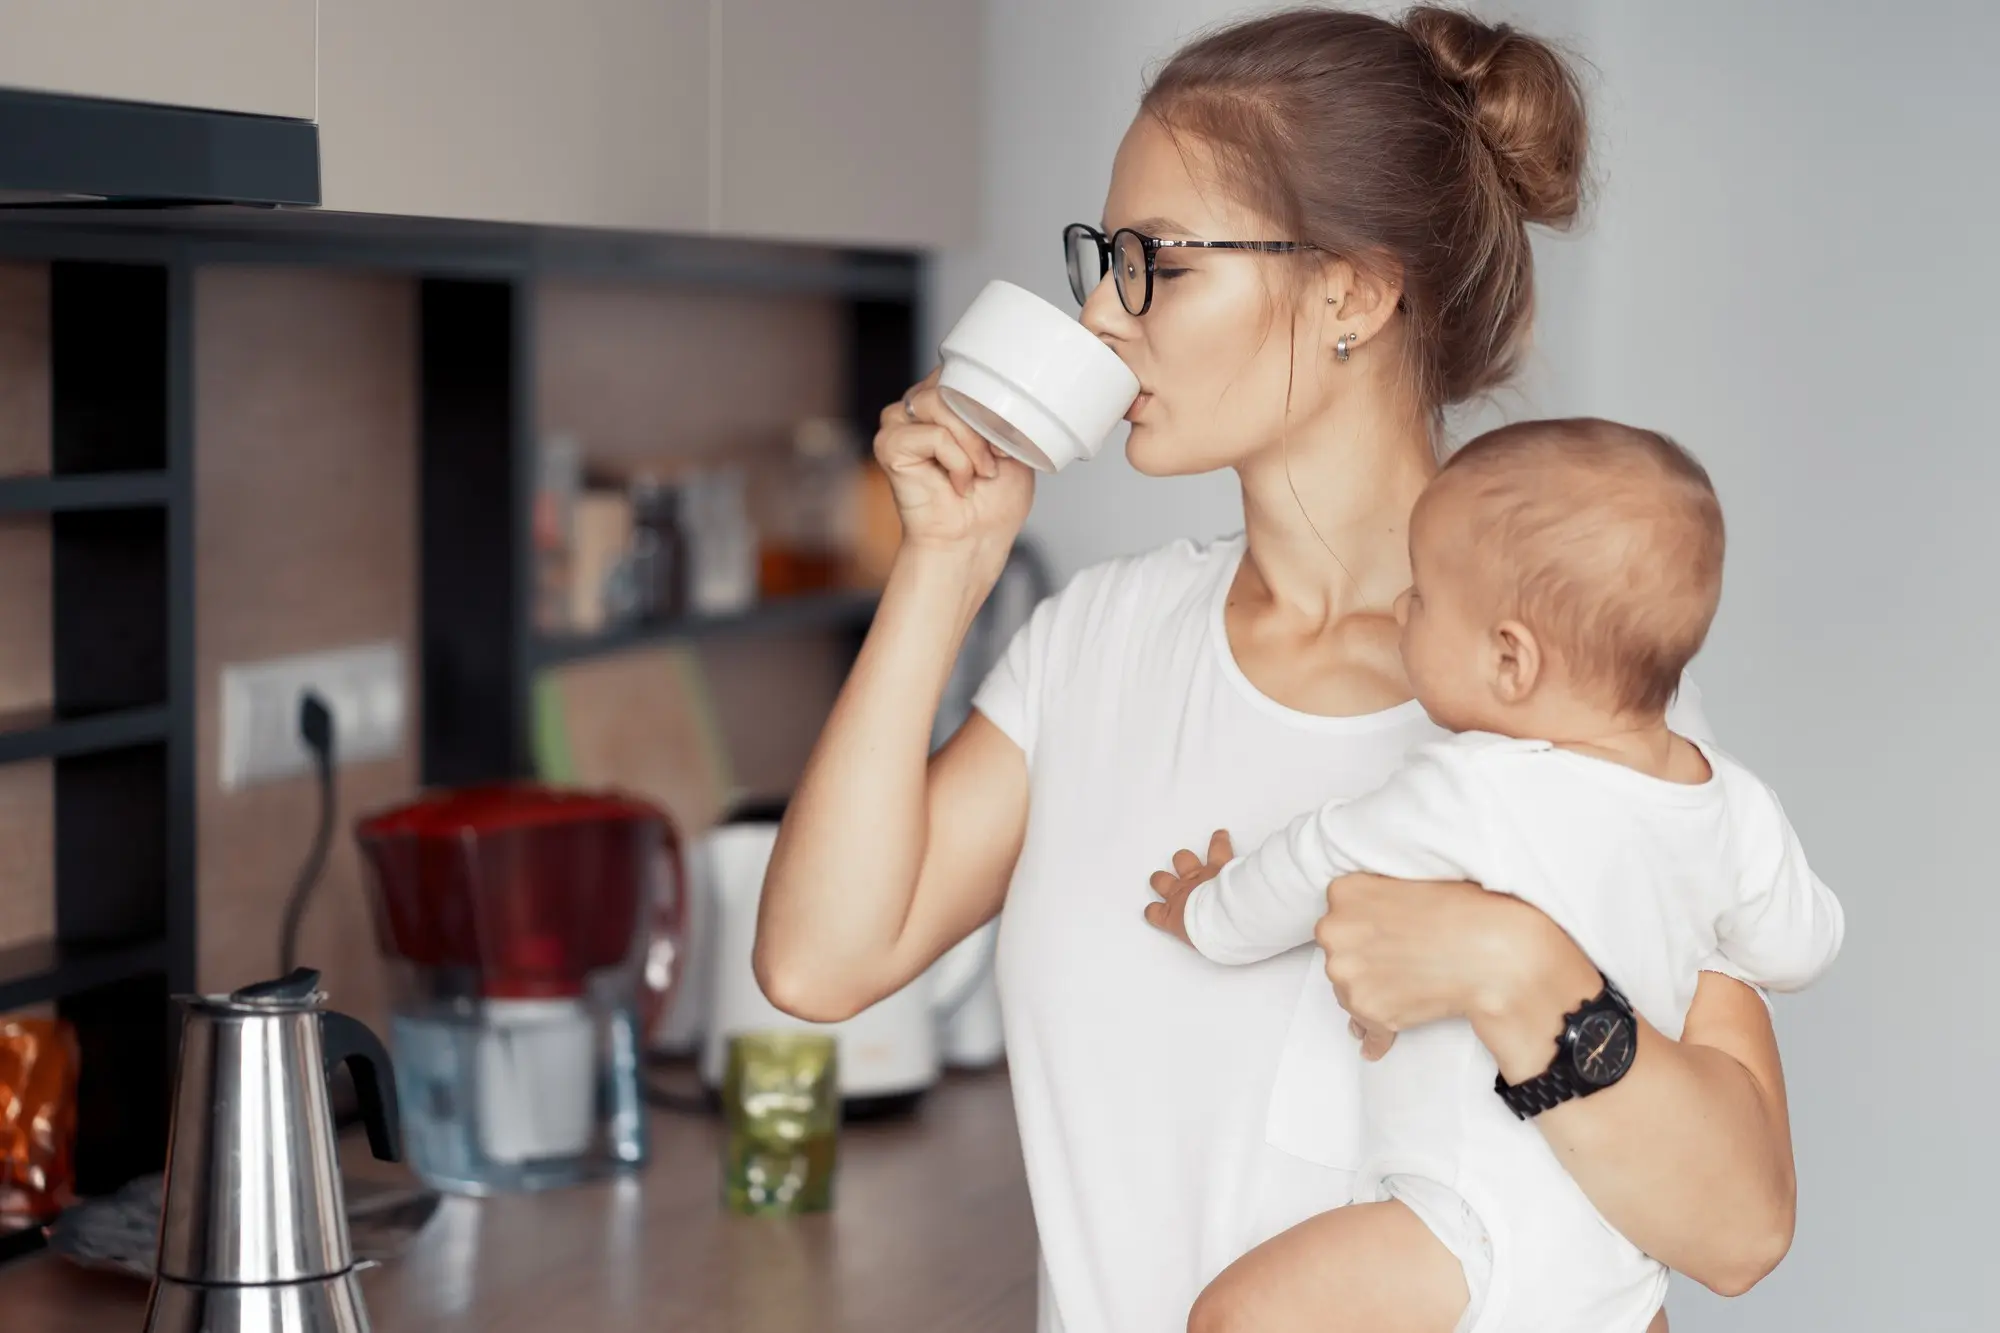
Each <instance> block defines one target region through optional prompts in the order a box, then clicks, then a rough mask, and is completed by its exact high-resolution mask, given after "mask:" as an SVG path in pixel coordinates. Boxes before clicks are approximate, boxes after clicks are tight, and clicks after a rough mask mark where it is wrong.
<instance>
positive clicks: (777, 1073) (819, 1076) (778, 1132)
mask: <svg viewBox="0 0 2000 1333" xmlns="http://www.w3.org/2000/svg"><path fill="white" fill-rule="evenodd" d="M839 1074H840V1061H839V1052H838V1050H837V1048H836V1045H835V1042H834V1039H833V1038H832V1037H831V1036H829V1035H827V1034H825V1033H820V1032H748V1033H743V1034H740V1035H738V1036H734V1037H731V1038H730V1039H729V1063H728V1066H727V1069H726V1071H725V1073H724V1074H723V1079H722V1113H723V1118H724V1121H725V1123H726V1124H727V1126H728V1139H727V1142H726V1144H725V1146H724V1148H723V1160H722V1194H723V1201H724V1202H725V1203H726V1204H727V1205H728V1206H729V1208H730V1209H731V1210H732V1211H734V1212H738V1213H764V1214H770V1213H780V1214H783V1213H817V1212H824V1211H826V1210H827V1209H828V1208H830V1207H832V1206H833V1171H834V1156H835V1147H836V1145H837V1144H838V1142H839V1138H840V1077H839Z"/></svg>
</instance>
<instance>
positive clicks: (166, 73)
mask: <svg viewBox="0 0 2000 1333" xmlns="http://www.w3.org/2000/svg"><path fill="white" fill-rule="evenodd" d="M347 3H348V0H334V3H331V4H329V5H328V9H329V10H330V11H335V12H337V11H338V10H340V9H341V8H342V7H344V6H345V5H346V4H347ZM315 9H316V5H315V2H314V0H175V3H173V4H162V3H160V0H0V87H9V88H26V89H32V90H34V91H36V92H48V93H69V94H74V95H77V96H83V97H110V98H118V99H121V100H125V101H132V102H160V103H165V104H167V105H171V106H189V107H204V108H208V109H211V110H217V111H242V112H249V113H253V114H261V115H267V116H287V117H290V118H292V119H295V120H311V119H312V118H313V116H314V105H313V98H314V89H313V67H314V60H315V40H314V22H315Z"/></svg>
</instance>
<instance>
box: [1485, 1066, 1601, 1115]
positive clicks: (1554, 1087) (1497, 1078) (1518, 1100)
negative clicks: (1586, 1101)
mask: <svg viewBox="0 0 2000 1333" xmlns="http://www.w3.org/2000/svg"><path fill="white" fill-rule="evenodd" d="M1566 1054H1568V1053H1567V1052H1565V1051H1558V1052H1557V1053H1556V1059H1555V1063H1554V1064H1552V1065H1550V1066H1549V1068H1548V1069H1547V1070H1545V1071H1544V1072H1542V1073H1540V1074H1537V1075H1535V1076H1534V1077H1533V1078H1530V1079H1523V1080H1522V1081H1521V1082H1519V1083H1509V1082H1508V1081H1507V1080H1506V1079H1505V1078H1504V1077H1502V1076H1501V1075H1499V1074H1495V1075H1494V1076H1493V1091H1495V1092H1497V1093H1499V1094H1500V1100H1501V1101H1503V1102H1505V1103H1507V1109H1508V1110H1510V1111H1512V1112H1513V1113H1514V1118H1515V1119H1517V1120H1532V1119H1534V1118H1535V1117H1536V1116H1538V1115H1540V1114H1541V1113H1542V1112H1544V1111H1552V1110H1554V1109H1555V1108H1556V1107H1558V1106H1561V1105H1562V1104H1563V1103H1564V1102H1566V1101H1569V1100H1571V1099H1572V1098H1575V1097H1580V1096H1582V1095H1583V1089H1582V1088H1581V1087H1579V1086H1578V1085H1577V1082H1576V1080H1575V1079H1573V1078H1571V1077H1570V1072H1569V1064H1568V1062H1567V1061H1566V1060H1565V1059H1564V1058H1563V1057H1564V1056H1565V1055H1566Z"/></svg>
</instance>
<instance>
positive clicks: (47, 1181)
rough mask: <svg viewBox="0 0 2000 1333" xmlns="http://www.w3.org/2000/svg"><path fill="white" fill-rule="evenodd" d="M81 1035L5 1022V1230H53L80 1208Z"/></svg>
mask: <svg viewBox="0 0 2000 1333" xmlns="http://www.w3.org/2000/svg"><path fill="white" fill-rule="evenodd" d="M76 1068H77V1048H76V1032H75V1030H74V1029H72V1028H71V1027H70V1025H69V1024H68V1023H65V1022H63V1021H62V1020H61V1019H55V1018H0V1224H7V1223H20V1222H46V1221H48V1220H49V1219H50V1218H52V1217H54V1216H55V1215H56V1214H57V1213H59V1212H61V1211H62V1210H63V1209H64V1208H65V1207H67V1206H68V1205H69V1204H70V1203H71V1202H72V1201H73V1200H74V1187H75V1183H76V1163H75V1158H74V1154H75V1149H76Z"/></svg>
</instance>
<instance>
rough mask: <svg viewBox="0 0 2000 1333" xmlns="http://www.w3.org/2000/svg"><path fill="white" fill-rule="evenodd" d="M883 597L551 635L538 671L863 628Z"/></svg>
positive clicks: (856, 596)
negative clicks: (703, 642)
mask: <svg viewBox="0 0 2000 1333" xmlns="http://www.w3.org/2000/svg"><path fill="white" fill-rule="evenodd" d="M879 600H880V595H879V594H877V593H873V592H832V593H823V594H817V595H814V596H809V597H786V598H780V599H777V600H774V601H769V602H764V603H761V604H760V605H757V606H753V607H751V608H750V609H749V610H747V611H738V612H733V613H731V614H729V615H720V616H703V615H695V616H679V617H676V618H675V619H673V620H668V621H662V622H660V623H658V624H652V625H633V626H630V627H629V628H624V629H616V630H608V631H606V632H604V633H602V634H592V635H568V636H564V635H549V636H544V637H542V638H540V639H538V640H537V641H536V643H535V649H534V659H535V665H536V666H538V667H552V666H560V665H562V664H563V663H565V662H578V661H584V660H587V659H589V658H593V657H603V656H606V655H608V654H611V653H620V652H625V651H627V650H628V649H632V648H645V647H653V646H656V645H659V644H668V643H687V642H690V641H692V640H696V639H707V638H720V637H722V636H725V635H743V634H788V633H795V632H797V631H800V630H813V629H863V628H866V626H867V625H868V622H869V621H870V620H872V619H873V618H874V616H875V605H876V603H877V602H878V601H879Z"/></svg>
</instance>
